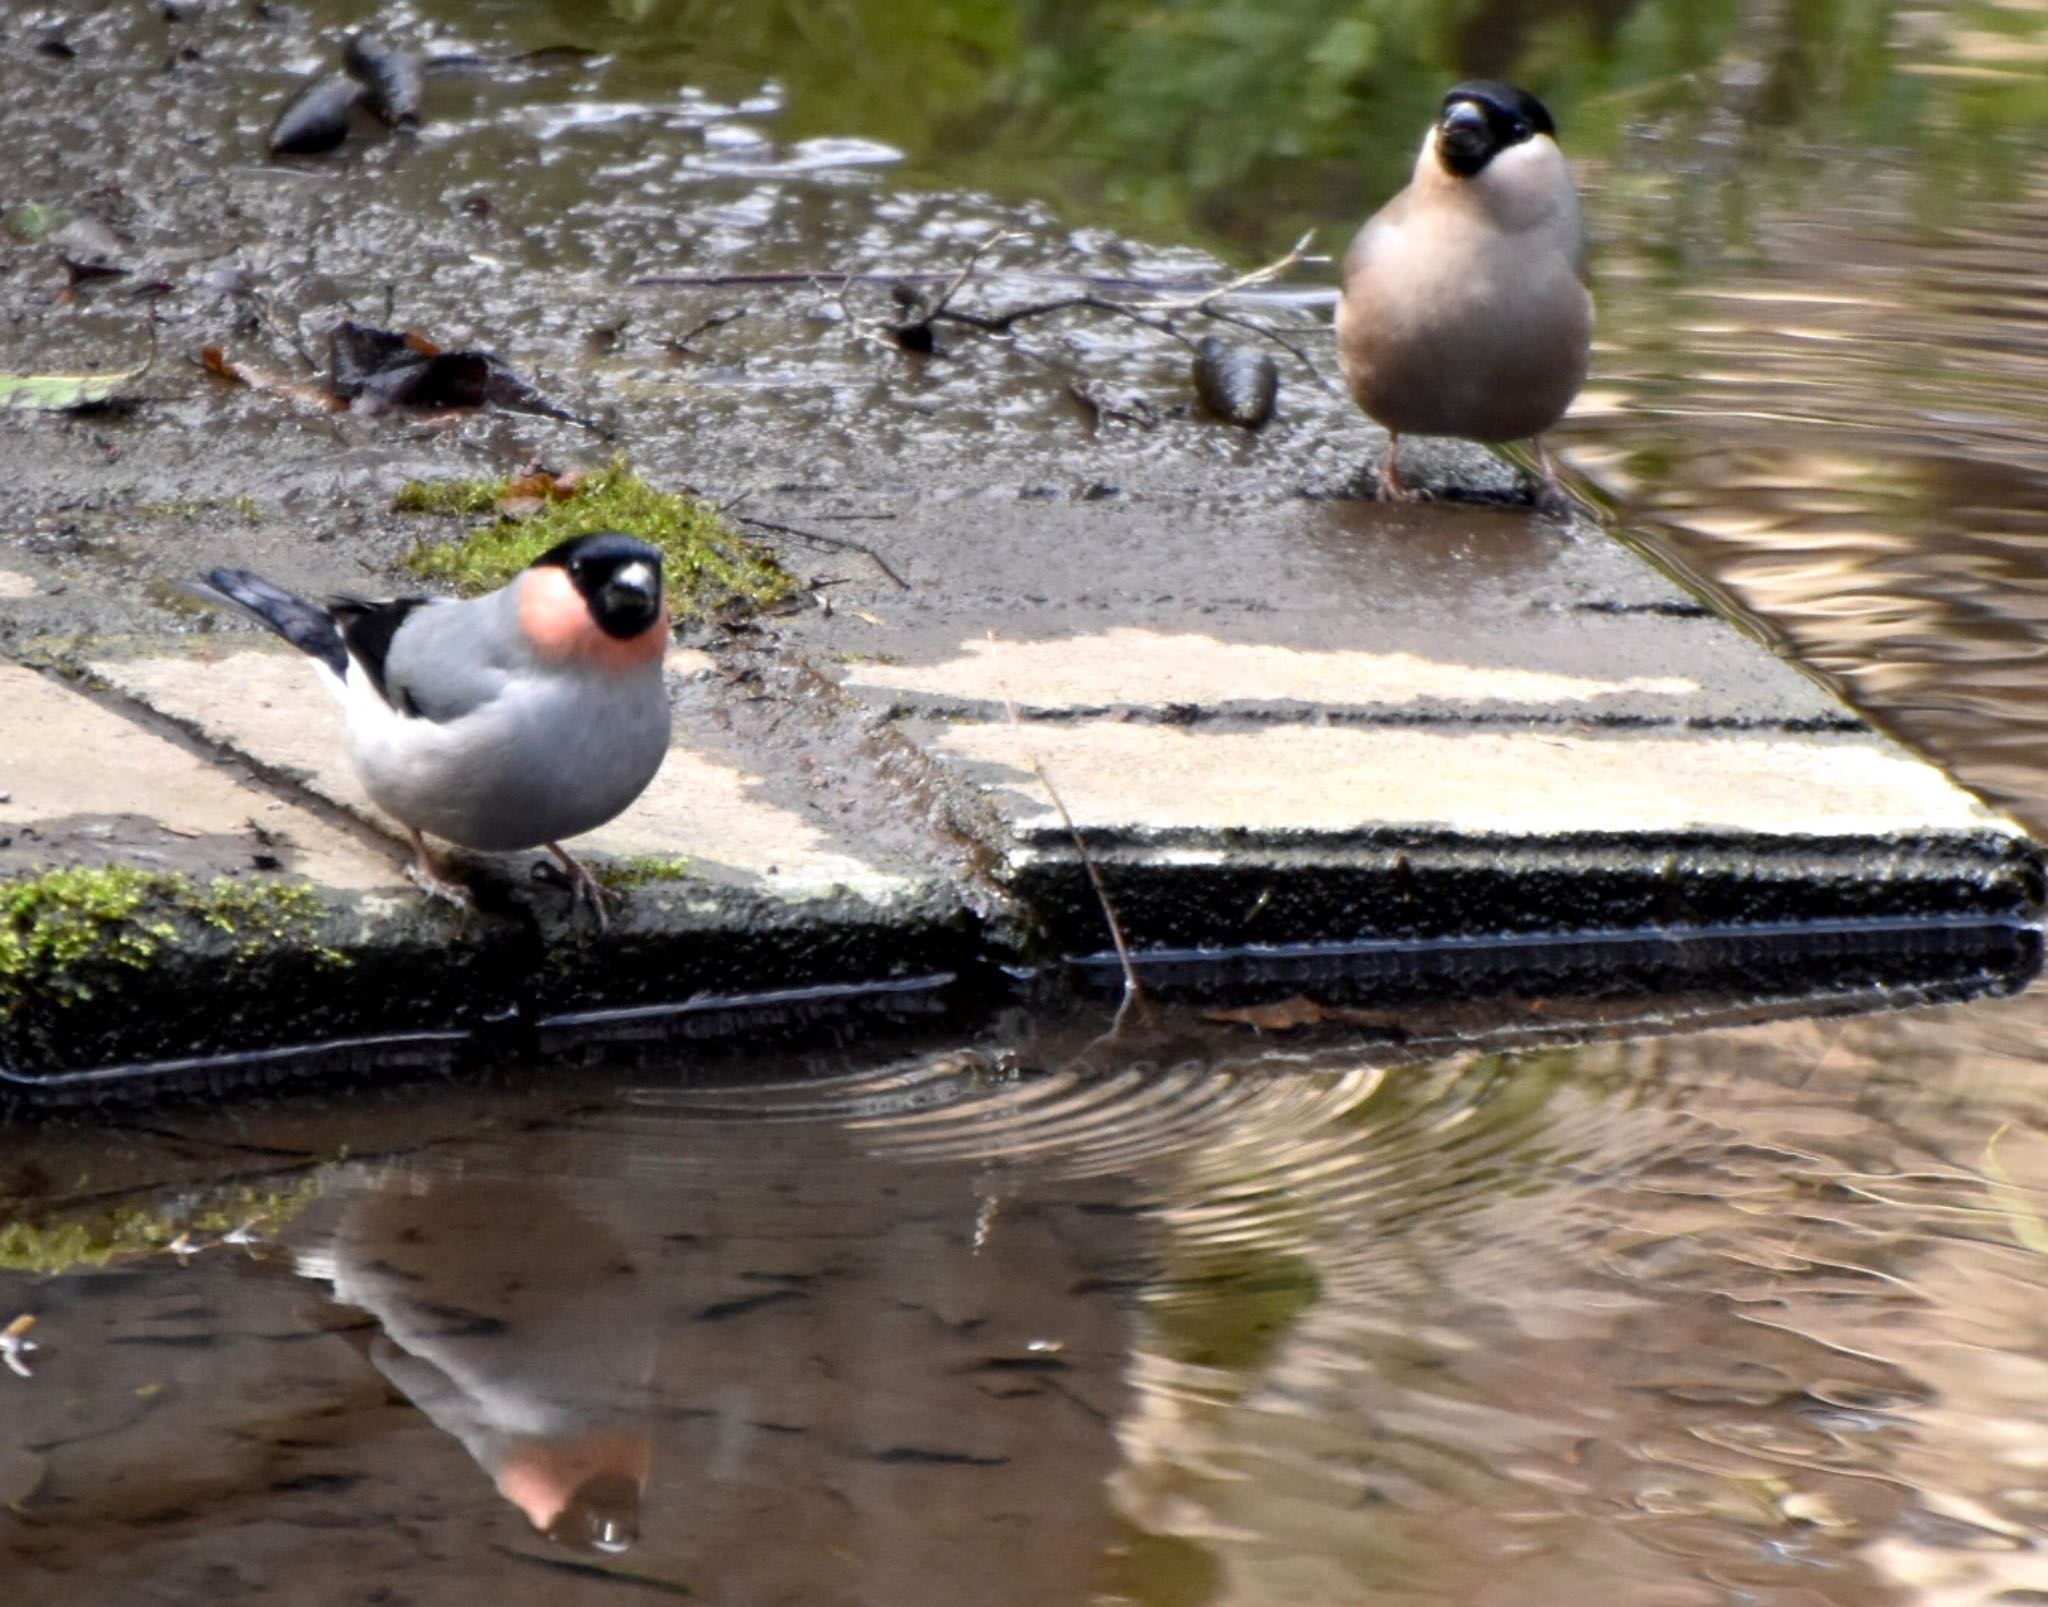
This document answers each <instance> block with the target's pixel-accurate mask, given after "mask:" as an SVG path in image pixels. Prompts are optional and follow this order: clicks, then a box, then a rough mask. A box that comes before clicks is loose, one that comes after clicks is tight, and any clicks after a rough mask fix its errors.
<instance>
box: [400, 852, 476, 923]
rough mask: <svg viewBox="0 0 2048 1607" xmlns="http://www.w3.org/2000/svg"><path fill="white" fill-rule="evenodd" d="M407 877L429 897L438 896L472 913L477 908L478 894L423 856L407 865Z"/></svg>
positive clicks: (441, 899) (442, 900)
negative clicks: (438, 869)
mask: <svg viewBox="0 0 2048 1607" xmlns="http://www.w3.org/2000/svg"><path fill="white" fill-rule="evenodd" d="M405 879H406V880H407V881H409V882H411V883H412V884H413V886H415V887H417V888H418V889H419V890H420V891H421V892H422V893H425V894H426V895H427V897H429V898H437V899H439V900H440V901H441V902H442V903H444V904H453V905H454V906H455V907H456V908H457V909H459V910H467V911H470V912H472V913H474V912H475V910H476V895H475V894H474V893H472V892H471V891H470V890H469V889H468V888H467V887H464V886H463V885H462V883H460V882H451V881H450V880H448V878H447V877H445V876H443V875H441V873H440V872H438V871H437V870H435V869H434V867H433V865H432V863H431V862H430V861H428V860H427V859H426V858H424V857H422V858H419V859H416V860H414V861H413V862H412V863H411V864H410V865H408V866H406V867H405Z"/></svg>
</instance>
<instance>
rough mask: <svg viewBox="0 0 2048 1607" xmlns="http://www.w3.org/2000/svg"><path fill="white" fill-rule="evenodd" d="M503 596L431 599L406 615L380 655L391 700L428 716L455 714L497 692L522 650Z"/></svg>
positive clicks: (456, 717) (440, 717)
mask: <svg viewBox="0 0 2048 1607" xmlns="http://www.w3.org/2000/svg"><path fill="white" fill-rule="evenodd" d="M505 596H506V594H505V593H502V592H499V593H493V594H492V595H491V596H489V597H478V598H474V599H472V600H469V601H467V602H437V603H434V604H432V605H430V606H429V607H426V608H422V609H419V610H418V611H416V612H415V613H413V614H412V615H411V616H410V617H408V618H407V619H406V621H405V623H404V624H402V625H401V626H400V627H399V628H398V630H397V631H396V632H395V633H394V634H393V636H392V638H391V648H390V652H389V653H388V654H387V655H386V657H385V660H384V690H385V696H386V698H388V699H389V701H390V703H391V706H392V707H393V708H395V709H397V710H398V711H399V712H400V713H401V714H411V715H417V716H419V717H421V718H424V719H428V720H459V719H461V718H462V716H464V715H465V714H471V713H474V712H475V711H476V710H477V709H480V708H482V707H483V706H484V705H485V704H487V703H489V702H491V701H492V700H493V699H494V698H497V697H498V696H500V695H501V694H502V693H503V692H504V690H505V687H506V684H507V682H508V681H509V680H510V679H511V677H512V675H513V673H514V672H515V671H516V670H517V669H518V668H519V666H520V663H521V662H522V659H523V656H524V655H523V649H522V644H521V639H520V636H519V631H518V621H517V619H516V618H515V617H513V616H512V615H511V614H510V613H509V612H508V610H507V609H506V608H505V607H504V606H503V600H504V598H505Z"/></svg>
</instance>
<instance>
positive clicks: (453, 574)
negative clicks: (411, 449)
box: [396, 459, 796, 619]
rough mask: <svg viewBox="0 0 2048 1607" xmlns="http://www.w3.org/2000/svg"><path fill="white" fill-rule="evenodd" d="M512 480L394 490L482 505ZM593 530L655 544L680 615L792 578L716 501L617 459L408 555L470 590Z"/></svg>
mask: <svg viewBox="0 0 2048 1607" xmlns="http://www.w3.org/2000/svg"><path fill="white" fill-rule="evenodd" d="M510 489H511V482H509V481H504V480H456V481H442V482H436V483H432V484H429V483H426V482H422V481H418V480H413V481H408V482H407V483H406V485H405V486H404V488H403V489H401V490H400V492H399V494H398V500H397V503H396V506H397V507H398V508H399V509H401V510H402V511H415V512H436V513H455V514H477V513H485V512H489V511H491V510H493V509H495V508H496V507H497V505H498V502H499V500H500V499H501V498H502V497H504V496H505V495H506V494H507V493H508V492H509V490H510ZM598 530H622V531H624V532H625V533H626V534H628V535H631V536H638V537H639V538H640V539H641V540H642V541H645V542H646V543H648V544H649V545H650V546H653V547H656V548H658V549H660V551H661V554H662V556H663V558H664V560H665V564H664V573H665V579H666V583H667V586H668V595H669V611H670V613H671V614H672V615H673V616H674V617H676V618H678V619H689V618H705V617H709V616H712V615H720V614H729V613H731V612H732V611H733V610H735V609H743V610H745V611H748V612H752V611H754V610H758V609H762V608H767V607H770V606H772V605H773V604H775V603H777V602H780V601H781V600H782V599H783V598H785V597H787V596H788V595H789V594H790V593H791V592H792V591H793V590H794V589H795V587H796V581H795V579H794V578H793V577H792V576H791V575H790V573H789V572H788V571H787V570H786V569H784V568H783V567H782V565H781V564H780V563H779V562H777V560H776V557H775V554H774V553H773V552H771V551H769V550H768V549H767V548H766V547H764V546H762V545H761V544H760V543H758V542H754V541H749V540H747V539H746V538H745V537H744V536H741V535H738V534H736V533H735V532H734V531H733V530H732V529H731V528H730V527H729V526H727V525H726V523H725V521H724V520H722V519H721V518H720V517H719V516H718V512H717V510H716V509H715V508H712V507H710V506H709V505H708V504H706V503H702V502H699V501H697V500H696V499H695V498H693V497H688V496H683V495H680V494H678V493H675V492H670V491H658V490H656V489H655V488H654V487H653V486H651V485H649V484H648V483H647V482H646V481H645V480H643V479H641V478H640V477H639V476H638V475H637V474H635V473H634V472H633V471H632V470H631V469H630V468H629V467H627V465H626V463H625V462H624V460H623V459H619V460H615V461H614V462H613V463H612V464H611V465H610V466H609V467H607V468H605V469H602V470H599V471H598V472H597V473H595V474H592V475H590V476H588V477H587V478H585V479H584V480H582V481H581V482H580V483H579V484H578V485H577V487H576V489H575V491H574V493H573V494H572V495H570V496H567V497H564V498H563V499H562V500H560V501H557V502H549V503H547V504H546V505H545V506H544V507H542V508H541V509H540V511H539V512H537V513H534V514H532V515H530V516H527V517H522V518H501V519H498V520H497V521H496V522H495V523H492V524H487V525H480V526H478V527H477V528H475V529H473V530H471V531H470V532H469V534H467V535H466V536H464V537H462V538H461V539H460V540H458V541H426V542H422V543H420V545H418V546H416V547H415V548H413V550H412V551H411V552H409V553H408V554H406V556H405V560H404V563H405V567H406V568H408V569H410V570H411V571H412V572H413V573H414V574H416V575H422V576H426V577H427V578H429V579H434V580H446V581H450V582H452V583H453V584H455V585H456V586H458V587H460V588H461V589H462V590H464V591H467V592H484V591H490V590H492V589H493V588H495V587H498V586H502V585H504V584H505V582H506V581H508V580H510V579H511V578H512V577H513V576H514V575H516V574H517V573H518V572H519V571H520V570H521V569H524V568H525V567H526V566H527V565H528V564H529V563H531V562H533V560H534V559H536V558H538V557H539V556H540V555H541V554H542V553H544V552H546V551H547V550H548V548H550V547H552V546H554V545H555V544H556V543H557V542H560V541H566V540H567V539H568V538H569V537H571V536H581V535H588V534H590V533H591V532H593V531H598Z"/></svg>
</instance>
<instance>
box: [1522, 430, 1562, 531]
mask: <svg viewBox="0 0 2048 1607" xmlns="http://www.w3.org/2000/svg"><path fill="white" fill-rule="evenodd" d="M1529 444H1530V445H1531V446H1533V447H1535V449H1536V467H1537V468H1539V469H1541V470H1542V471H1543V483H1542V484H1541V485H1539V486H1538V487H1537V488H1536V508H1537V511H1538V512H1540V513H1564V512H1567V511H1568V510H1569V509H1570V507H1571V498H1570V497H1568V496H1566V495H1565V492H1564V487H1563V486H1561V485H1559V484H1558V481H1557V468H1556V466H1555V465H1554V464H1553V463H1552V462H1551V461H1550V448H1549V447H1547V446H1545V445H1544V444H1543V437H1542V436H1540V435H1532V436H1530V437H1529Z"/></svg>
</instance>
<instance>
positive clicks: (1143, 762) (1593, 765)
mask: <svg viewBox="0 0 2048 1607" xmlns="http://www.w3.org/2000/svg"><path fill="white" fill-rule="evenodd" d="M931 741H932V743H933V745H934V746H935V748H936V749H937V751H939V752H940V753H942V754H944V755H946V756H947V757H948V758H949V759H953V760H957V761H961V762H964V763H965V764H966V765H968V766H970V767H971V769H972V772H973V773H974V774H975V776H976V777H977V778H978V779H979V780H980V781H981V782H982V784H983V785H986V786H988V787H990V788H991V789H992V790H999V791H1000V794H1001V796H1002V800H1003V810H1004V814H1005V816H1006V818H1007V819H1009V820H1010V821H1011V822H1012V823H1013V826H1014V829H1015V833H1016V841H1017V842H1018V843H1019V844H1024V845H1037V844H1044V843H1048V842H1054V843H1056V842H1059V841H1061V840H1062V839H1063V837H1064V828H1063V827H1062V826H1061V824H1060V821H1059V818H1058V815H1057V813H1056V810H1055V808H1054V805H1053V803H1052V801H1051V799H1050V797H1049V796H1048V794H1047V792H1046V790H1045V787H1044V785H1043V784H1042V783H1041V782H1040V781H1039V780H1038V779H1037V776H1036V775H1035V774H1034V773H1033V770H1032V765H1033V762H1034V761H1036V763H1037V764H1038V766H1039V767H1040V768H1041V769H1042V770H1043V773H1044V774H1045V775H1046V776H1047V777H1049V778H1050V779H1051V781H1052V784H1053V785H1054V786H1055V787H1056V788H1057V789H1058V791H1059V796H1060V800H1061V802H1063V803H1064V804H1065V805H1066V807H1067V811H1068V813H1069V814H1070V815H1071V816H1072V818H1073V820H1074V823H1075V824H1076V825H1077V826H1078V827H1080V828H1081V829H1082V831H1083V832H1084V833H1109V834H1116V835H1119V836H1125V837H1129V836H1134V835H1139V834H1146V835H1151V836H1154V837H1158V838H1164V837H1168V836H1171V837H1173V838H1174V839H1176V840H1177V841H1181V842H1183V843H1186V842H1190V841H1194V840H1199V839H1203V838H1207V839H1208V840H1209V841H1211V842H1213V843H1214V844H1215V848H1214V850H1213V851H1214V852H1215V853H1216V854H1217V855H1219V856H1227V855H1228V854H1230V853H1233V852H1239V851H1242V850H1243V849H1244V848H1246V847H1248V846H1251V845H1252V844H1254V843H1255V842H1257V841H1258V840H1259V839H1261V838H1264V839H1269V840H1272V841H1275V842H1287V841H1298V840H1302V839H1305V838H1308V837H1311V836H1315V835H1326V836H1332V837H1343V836H1347V835H1349V836H1357V837H1361V838H1362V837H1366V836H1368V835H1370V834H1373V833H1390V832H1396V831H1398V832H1402V833H1408V834H1454V835H1457V836H1463V837H1471V838H1475V839H1480V838H1484V839H1495V840H1514V839H1520V840H1524V841H1527V840H1532V839H1541V838H1564V837H1574V836H1576V837H1595V836H1597V837H1603V838H1609V839H1619V838H1624V837H1629V836H1638V837H1642V838H1644V839H1650V838H1657V837H1665V838H1679V837H1707V836H1718V837H1722V838H1726V839H1735V838H1751V837H1754V838H1776V839H1781V840H1786V841H1806V842H1826V841H1836V840H1851V839H1862V838H1877V837H1886V836H1891V837H1898V838H1901V839H1904V838H1922V837H1926V836H1930V835H1943V834H1960V835H1963V836H1971V835H1975V834H1977V833H1981V832H1990V833H1998V832H2001V831H2004V830H2009V829H2010V828H2007V827H2005V826H2004V825H2003V822H2001V821H2000V819H1999V818H1998V817H1997V816H1995V815H1993V814H1992V813H1991V812H1990V811H1989V810H1987V809H1986V808H1984V806H1983V805H1981V804H1980V803H1978V802H1977V800H1976V799H1974V798H1972V797H1971V796H1970V795H1969V794H1968V793H1966V792H1964V791H1963V790H1962V789H1961V788H1960V787H1957V786H1956V785H1955V784H1954V783H1952V782H1950V781H1949V780H1948V779H1947V778H1946V777H1945V776H1943V775H1942V774H1941V773H1940V772H1939V771H1937V770H1934V769H1932V768H1931V767H1929V766H1928V765H1925V764H1923V763H1921V762H1920V761H1919V760H1917V759H1915V758H1913V757H1912V756H1911V755H1910V754H1907V753H1905V752H1903V751H1902V750H1900V749H1899V748H1897V747H1895V746H1893V745H1892V744H1891V743H1888V742H1886V741H1884V740H1883V739H1882V738H1880V737H1877V736H1875V735H1873V734H1868V733H1864V734H1856V735H1847V734H1844V735H1835V734H1828V735H1791V734H1772V735H1759V734H1756V733H1751V732H1734V733H1726V732H1713V733H1700V734H1691V733H1688V734H1687V735H1684V736H1679V737H1671V736H1659V735H1648V734H1642V733H1632V732H1601V733H1586V734H1570V733H1561V732H1554V731H1548V730H1522V731H1492V730H1455V729H1429V730H1417V729H1412V728H1407V727H1391V728H1389V727H1376V728H1369V729H1356V728H1343V727H1334V728H1333V727H1328V726H1317V725H1304V724H1293V725H1285V726H1278V727H1271V728H1267V729H1262V730H1251V731H1219V730H1212V729H1207V728H1201V729H1192V730H1191V729H1186V728H1181V727H1175V726H1170V725H1144V724H1136V723H1127V722H1116V723H1112V722H1107V721H1086V722H1081V723H1078V724H1071V725H1043V724H1038V725H1032V726H1011V725H981V724H972V723H960V724H955V725H948V726H943V727H937V728H934V729H933V731H932V732H931ZM1189 851H1190V850H1188V849H1187V848H1185V847H1183V848H1182V850H1181V851H1180V855H1179V857H1180V858H1181V859H1182V860H1183V862H1184V861H1185V859H1186V856H1187V854H1188V853H1189ZM1874 868H1875V867H1874Z"/></svg>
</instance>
